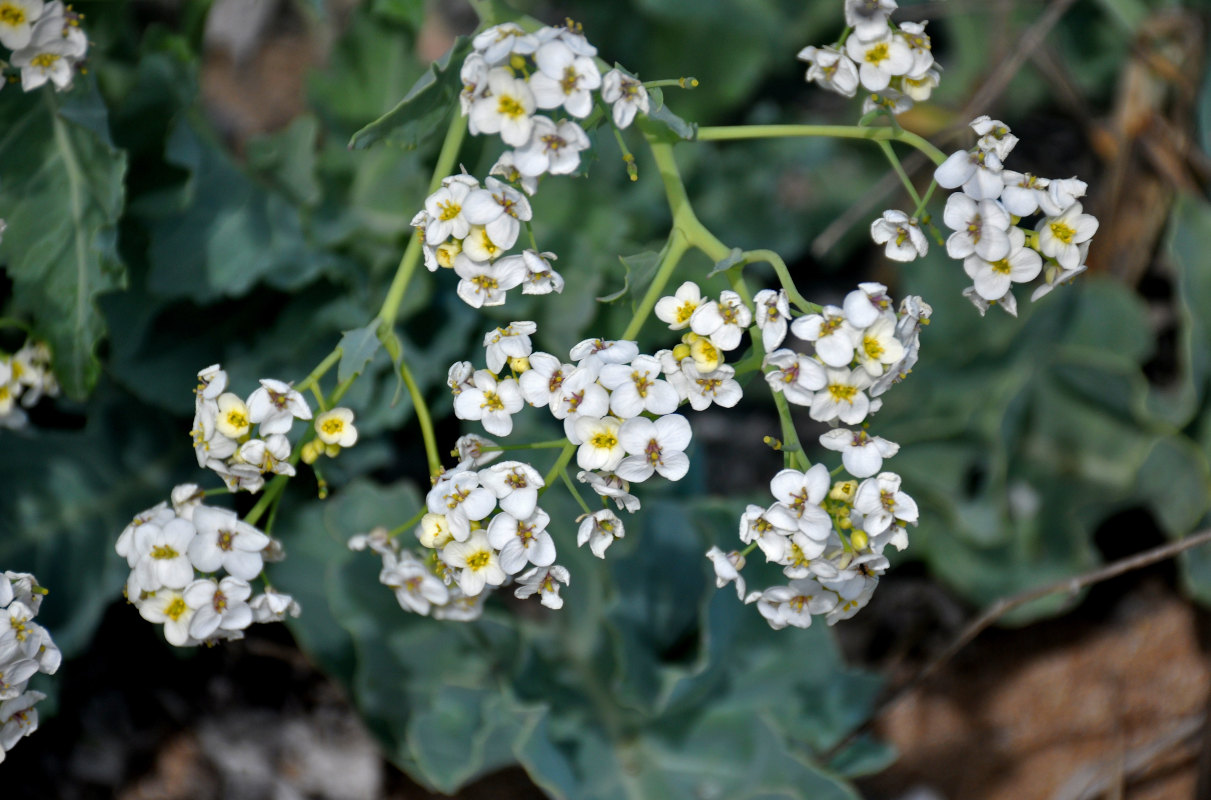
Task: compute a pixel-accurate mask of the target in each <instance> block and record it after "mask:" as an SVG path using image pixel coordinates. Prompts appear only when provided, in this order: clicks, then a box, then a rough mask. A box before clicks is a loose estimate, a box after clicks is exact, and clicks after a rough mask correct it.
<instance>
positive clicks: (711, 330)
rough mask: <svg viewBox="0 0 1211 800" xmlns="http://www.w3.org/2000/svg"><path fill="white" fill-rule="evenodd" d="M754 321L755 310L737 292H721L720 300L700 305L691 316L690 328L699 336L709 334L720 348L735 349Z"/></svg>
mask: <svg viewBox="0 0 1211 800" xmlns="http://www.w3.org/2000/svg"><path fill="white" fill-rule="evenodd" d="M752 322H753V312H751V311H749V309H748V306H746V305H745V304H744V301H742V300H741V299H740V295H739V294H737V293H736V292H733V291H730V290H725V291H723V292H720V293H719V302H715V301H714V300H711V301H709V302H706V303H703V304H702V305H700V306H698V308H697V309H696V310H695V311H694V313H693V315H691V317H690V330H692V331H693V332H694V333H696V334H698V335H699V336H709V337H710V339H711V342H712V343H713V344H714V345H715V346H716V347H718V348H719V349H720V350H735V349H736V348H737V347H739V346H740V337H741V336H742V335H743V334H744V331H745V330H746V329H747V328H748V326H749V325H751V324H752Z"/></svg>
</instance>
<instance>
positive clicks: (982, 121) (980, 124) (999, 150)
mask: <svg viewBox="0 0 1211 800" xmlns="http://www.w3.org/2000/svg"><path fill="white" fill-rule="evenodd" d="M971 129H972V130H973V131H975V132H976V135H977V136H979V137H980V139H979V141H977V142H976V147H978V148H980V149H981V150H983V151H985V152H991V153H996V154H997V158H998V159H1000V160H1001V161H1004V160H1005V158H1006V157H1007V156H1008V155H1009V153H1010V151H1011V150H1013V148H1014V145H1016V144H1017V143H1018V137H1016V136H1014V135H1013V134H1012V133H1010V132H1009V126H1008V125H1006V124H1005V123H1004V122H1001V121H1000V120H999V119H991V118H990V117H989V116H988V115H987V114H983V115H981V116H979V117H976V118H975V119H973V120H972V121H971Z"/></svg>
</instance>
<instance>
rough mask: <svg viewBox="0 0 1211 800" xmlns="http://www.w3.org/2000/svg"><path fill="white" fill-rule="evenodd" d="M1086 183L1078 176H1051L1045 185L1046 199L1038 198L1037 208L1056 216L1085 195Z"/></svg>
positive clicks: (1050, 215) (1048, 214)
mask: <svg viewBox="0 0 1211 800" xmlns="http://www.w3.org/2000/svg"><path fill="white" fill-rule="evenodd" d="M1088 188H1089V187H1088V185H1087V184H1086V183H1085V182H1084V181H1082V180H1080V179H1078V178H1053V179H1052V180H1051V182H1050V183H1049V184H1048V185H1047V198H1046V200H1042V199H1040V200H1039V208H1040V209H1041V210H1042V212H1043V213H1044V214H1046V215H1047V216H1049V217H1058V216H1060V215H1061V214H1063V213H1064V212H1065V211H1067V210H1068V209H1069V208H1071V207H1072V204H1073V203H1075V202H1076V201H1077V200H1078V199H1080V198H1082V197H1084V196H1085V190H1086V189H1088Z"/></svg>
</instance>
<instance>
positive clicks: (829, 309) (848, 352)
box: [791, 306, 858, 367]
mask: <svg viewBox="0 0 1211 800" xmlns="http://www.w3.org/2000/svg"><path fill="white" fill-rule="evenodd" d="M791 332H792V333H794V334H795V336H797V337H799V338H800V339H802V340H803V341H805V342H812V343H813V344H814V345H815V346H816V356H817V357H818V358H819V359H820V360H821V361H823V362H824V363H825V364H826V365H828V366H830V367H846V366H849V363H850V362H851V361H853V360H854V345H855V344H856V342H857V338H858V337H857V331H855V330H854V327H853V326H852V325H850V324H849V320H848V319H846V317H845V312H844V311H842V310H841V309H840V308H838V307H837V306H825V307H824V308H822V309H821V310H820V313H819V314H809V315H807V316H805V317H799V318H798V319H797V320H795V321H794V322H792V323H791Z"/></svg>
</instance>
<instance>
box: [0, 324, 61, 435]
mask: <svg viewBox="0 0 1211 800" xmlns="http://www.w3.org/2000/svg"><path fill="white" fill-rule="evenodd" d="M57 394H59V381H58V380H57V379H56V378H55V373H54V372H52V371H51V368H50V348H49V347H47V346H46V344H45V343H44V342H34V341H27V342H26V343H25V344H23V345H22V346H21V349H19V350H18V351H17V352H15V353H13V354H12V355H6V354H4V353H0V428H21V427H24V426H25V425H26V423H28V422H29V418H28V417H27V416H26V414H25V411H24V409H23V408H22V407H20V406H18V405H17V401H18V400H20V401H21V406H23V407H24V408H31V407H32V406H33V405H34V404H35V403H37V402H38V401H39V400H40V399H42V397H43V396H44V395H45V396H48V397H54V396H55V395H57Z"/></svg>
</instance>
